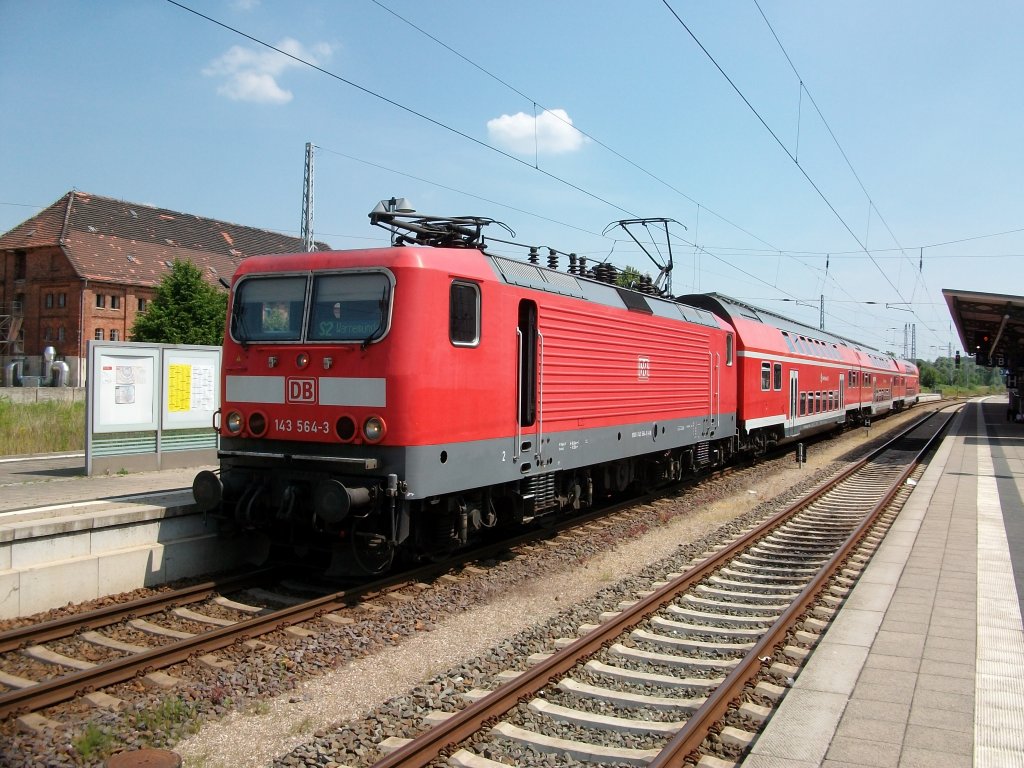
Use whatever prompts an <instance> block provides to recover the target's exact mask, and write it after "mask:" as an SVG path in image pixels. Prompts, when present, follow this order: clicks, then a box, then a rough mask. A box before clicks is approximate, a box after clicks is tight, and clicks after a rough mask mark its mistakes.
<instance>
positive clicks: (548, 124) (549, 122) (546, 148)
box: [487, 109, 586, 155]
mask: <svg viewBox="0 0 1024 768" xmlns="http://www.w3.org/2000/svg"><path fill="white" fill-rule="evenodd" d="M487 134H488V135H489V136H490V137H491V141H493V142H494V143H495V144H498V145H500V146H502V147H505V148H506V149H508V150H510V151H512V152H516V153H518V154H522V155H532V154H533V153H534V151H535V150H536V151H537V152H539V153H548V154H553V155H556V154H560V153H563V152H575V151H577V150H578V149H580V148H581V147H582V146H583V145H584V144H585V143H586V137H585V136H584V135H583V134H582V133H580V132H579V131H578V130H576V129H575V128H573V127H572V118H570V117H569V113H568V112H566V111H565V110H564V109H552V110H545V111H544V112H542V113H541V114H540V115H539V116H537V117H534V116H533V115H528V114H526V113H525V112H518V113H516V114H514V115H502V116H501V117H496V118H494V119H493V120H488V121H487Z"/></svg>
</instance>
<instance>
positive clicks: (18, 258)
mask: <svg viewBox="0 0 1024 768" xmlns="http://www.w3.org/2000/svg"><path fill="white" fill-rule="evenodd" d="M25 264H26V254H25V251H15V252H14V279H15V280H24V279H25V268H26V267H25Z"/></svg>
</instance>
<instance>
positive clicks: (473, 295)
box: [448, 280, 480, 347]
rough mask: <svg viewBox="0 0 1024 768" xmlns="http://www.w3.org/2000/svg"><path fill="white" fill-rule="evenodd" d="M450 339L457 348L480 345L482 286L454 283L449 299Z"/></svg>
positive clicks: (460, 282)
mask: <svg viewBox="0 0 1024 768" xmlns="http://www.w3.org/2000/svg"><path fill="white" fill-rule="evenodd" d="M448 338H449V339H450V340H451V342H452V344H454V345H455V346H456V347H475V346H477V345H478V344H479V343H480V286H478V285H477V284H476V283H466V282H462V281H460V280H455V281H453V282H452V287H451V291H450V292H449V299H448Z"/></svg>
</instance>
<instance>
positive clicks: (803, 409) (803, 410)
mask: <svg viewBox="0 0 1024 768" xmlns="http://www.w3.org/2000/svg"><path fill="white" fill-rule="evenodd" d="M800 415H801V416H806V415H807V393H806V392H801V393H800Z"/></svg>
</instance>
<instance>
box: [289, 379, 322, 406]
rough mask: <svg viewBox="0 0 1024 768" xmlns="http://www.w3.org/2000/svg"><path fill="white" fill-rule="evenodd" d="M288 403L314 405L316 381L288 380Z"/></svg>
mask: <svg viewBox="0 0 1024 768" xmlns="http://www.w3.org/2000/svg"><path fill="white" fill-rule="evenodd" d="M288 402H289V403H315V402H316V379H288Z"/></svg>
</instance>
